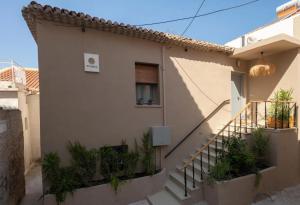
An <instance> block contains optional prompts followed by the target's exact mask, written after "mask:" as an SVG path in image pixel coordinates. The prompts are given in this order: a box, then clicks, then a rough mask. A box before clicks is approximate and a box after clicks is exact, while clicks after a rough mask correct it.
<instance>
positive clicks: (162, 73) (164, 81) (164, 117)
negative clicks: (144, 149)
mask: <svg viewBox="0 0 300 205" xmlns="http://www.w3.org/2000/svg"><path fill="white" fill-rule="evenodd" d="M165 49H166V47H165V46H164V45H163V46H162V51H161V53H162V58H161V59H162V72H161V75H162V96H163V126H166V125H167V107H166V77H165V74H166V68H165Z"/></svg>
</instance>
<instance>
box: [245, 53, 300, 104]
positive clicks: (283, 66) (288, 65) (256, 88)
mask: <svg viewBox="0 0 300 205" xmlns="http://www.w3.org/2000/svg"><path fill="white" fill-rule="evenodd" d="M297 53H298V51H297V50H290V51H286V52H282V53H278V54H275V55H272V56H268V57H266V59H267V60H268V61H269V62H271V63H273V64H275V65H276V68H277V69H276V71H275V73H274V74H273V75H271V76H266V77H249V90H248V92H249V100H267V99H270V98H272V95H273V94H274V92H275V91H277V90H279V89H280V88H284V89H290V88H296V84H295V83H296V76H297V71H296V69H297V68H296V65H294V61H295V58H296V56H297ZM255 62H256V61H251V62H249V65H253V64H255Z"/></svg>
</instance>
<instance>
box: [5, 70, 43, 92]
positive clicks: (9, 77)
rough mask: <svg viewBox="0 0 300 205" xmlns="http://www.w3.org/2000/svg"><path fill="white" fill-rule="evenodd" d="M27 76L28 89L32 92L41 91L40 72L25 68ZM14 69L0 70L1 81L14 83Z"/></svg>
mask: <svg viewBox="0 0 300 205" xmlns="http://www.w3.org/2000/svg"><path fill="white" fill-rule="evenodd" d="M24 71H25V75H26V85H25V86H26V89H28V90H31V91H39V86H40V85H39V71H38V70H37V69H33V68H24ZM12 73H13V72H12V68H11V67H9V68H4V69H2V70H0V81H13V74H12Z"/></svg>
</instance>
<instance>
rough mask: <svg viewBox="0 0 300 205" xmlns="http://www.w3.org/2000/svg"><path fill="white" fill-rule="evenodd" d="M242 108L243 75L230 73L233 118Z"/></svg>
mask: <svg viewBox="0 0 300 205" xmlns="http://www.w3.org/2000/svg"><path fill="white" fill-rule="evenodd" d="M243 106H244V75H243V74H242V73H236V72H232V73H231V114H232V116H235V115H236V114H237V113H238V112H239V111H240V110H241V109H242V108H243Z"/></svg>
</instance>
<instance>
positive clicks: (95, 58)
mask: <svg viewBox="0 0 300 205" xmlns="http://www.w3.org/2000/svg"><path fill="white" fill-rule="evenodd" d="M84 70H85V71H86V72H94V73H99V70H100V66H99V55H98V54H92V53H85V54H84Z"/></svg>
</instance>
